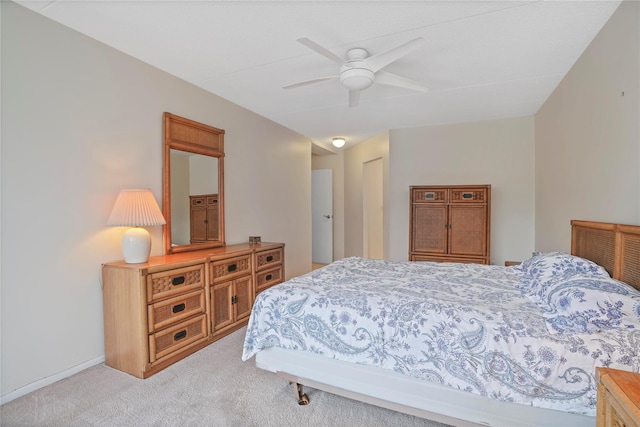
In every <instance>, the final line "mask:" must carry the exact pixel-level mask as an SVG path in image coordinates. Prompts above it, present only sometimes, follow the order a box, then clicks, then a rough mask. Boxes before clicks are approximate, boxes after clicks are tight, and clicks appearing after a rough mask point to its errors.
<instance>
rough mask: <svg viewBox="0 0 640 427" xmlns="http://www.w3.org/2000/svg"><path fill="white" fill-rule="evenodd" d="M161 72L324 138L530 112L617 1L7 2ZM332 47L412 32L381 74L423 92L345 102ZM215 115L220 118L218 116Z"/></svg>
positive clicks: (374, 91)
mask: <svg viewBox="0 0 640 427" xmlns="http://www.w3.org/2000/svg"><path fill="white" fill-rule="evenodd" d="M17 3H19V4H22V5H23V6H26V7H28V8H30V9H32V10H34V11H36V12H38V13H40V14H42V15H44V16H46V17H48V18H51V19H53V20H55V21H58V22H60V23H62V24H64V25H66V26H68V27H71V28H73V29H75V30H77V31H80V32H81V33H84V34H86V35H88V36H90V37H92V38H94V39H97V40H99V41H101V42H103V43H105V44H107V45H110V46H112V47H114V48H116V49H118V50H120V51H122V52H125V53H127V54H129V55H132V56H134V57H136V58H139V59H140V60H142V61H144V62H147V63H149V64H151V65H153V66H155V67H157V68H159V69H162V70H164V71H166V72H168V73H171V74H173V75H175V76H178V77H180V78H182V79H184V80H186V81H189V82H191V83H193V84H195V85H197V86H199V87H201V88H203V89H205V90H208V91H210V92H212V93H214V94H216V95H218V96H221V97H223V98H225V99H228V100H229V101H231V102H233V103H236V104H238V105H241V106H243V107H245V108H247V109H249V110H251V111H254V112H256V113H257V114H260V115H262V116H264V117H267V118H269V119H271V120H273V121H275V122H277V123H280V124H282V125H284V126H286V127H288V128H290V129H293V130H295V131H297V132H299V133H301V134H303V135H306V136H308V137H310V138H312V139H313V140H314V141H316V142H317V143H319V144H320V145H325V146H326V145H327V144H328V143H329V142H330V141H331V138H332V137H334V136H344V137H346V139H347V141H348V142H347V145H346V147H349V146H351V145H353V144H355V143H358V142H361V141H362V140H364V139H366V138H369V137H371V136H374V135H377V134H379V133H381V132H384V131H386V130H388V129H398V128H406V127H416V126H424V125H432V124H442V123H455V122H465V121H477V120H489V119H496V118H505V117H517V116H523V115H532V114H534V113H535V112H536V111H537V110H538V108H539V107H540V106H541V105H542V104H543V103H544V101H545V100H546V98H547V97H548V96H549V94H550V93H551V92H552V91H553V89H554V88H555V87H556V85H557V84H558V83H559V82H560V80H561V79H562V77H563V76H564V75H565V74H566V73H567V72H568V71H569V69H570V68H571V66H572V65H573V64H574V63H575V61H576V60H577V59H578V57H579V56H580V55H581V54H582V52H583V51H584V49H585V48H586V47H587V46H588V44H589V43H590V42H591V40H592V39H593V38H594V37H595V35H596V34H597V33H598V31H599V30H600V29H601V28H602V26H603V25H604V23H605V22H606V21H607V20H608V19H609V17H610V16H611V14H612V13H613V12H614V10H615V9H616V8H617V6H618V5H619V3H620V2H619V1H531V2H526V1H115V0H104V1H63V0H58V1H17ZM301 37H307V38H310V39H312V40H313V41H315V42H316V43H318V44H320V45H322V46H324V47H326V48H328V49H330V50H331V51H332V52H334V53H335V54H337V55H338V56H340V57H344V55H345V53H346V51H347V50H348V49H349V48H353V47H362V48H365V49H367V50H368V51H369V53H370V55H374V54H376V53H379V52H381V51H385V50H387V49H390V48H393V47H395V46H397V45H400V44H402V43H405V42H407V41H409V40H411V39H414V38H416V37H423V38H424V39H426V44H425V47H424V48H420V49H419V50H417V51H414V52H412V53H411V54H409V55H408V56H406V57H404V58H402V59H400V60H398V61H396V62H394V63H392V64H390V65H389V66H387V67H386V68H385V71H389V72H393V73H396V74H400V75H402V76H404V77H407V78H410V79H413V80H416V81H419V82H422V83H424V84H426V85H427V86H429V87H430V89H431V90H430V91H428V92H426V93H420V92H414V91H410V90H407V89H400V88H395V87H391V86H384V85H381V84H374V85H373V86H372V87H370V88H368V89H366V90H365V91H363V92H362V94H361V97H360V105H359V106H358V107H356V108H349V106H348V91H347V89H345V88H343V87H342V86H341V85H340V83H339V81H338V80H328V81H325V82H322V83H318V84H314V85H308V86H303V87H299V88H296V89H288V90H285V89H282V87H283V86H285V85H287V84H291V83H296V82H299V81H303V80H307V79H312V78H316V77H323V76H327V75H334V74H337V69H338V68H339V66H338V65H337V64H336V63H334V62H332V61H330V60H329V59H327V58H326V57H323V56H321V55H319V54H318V53H316V52H314V51H312V50H310V49H309V48H308V47H306V46H304V45H302V44H301V43H299V42H297V41H296V40H297V39H299V38H301ZM214 125H219V124H214Z"/></svg>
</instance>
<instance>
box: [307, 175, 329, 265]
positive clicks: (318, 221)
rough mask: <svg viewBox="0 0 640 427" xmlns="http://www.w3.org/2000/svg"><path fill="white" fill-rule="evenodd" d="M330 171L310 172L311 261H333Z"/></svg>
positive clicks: (320, 262)
mask: <svg viewBox="0 0 640 427" xmlns="http://www.w3.org/2000/svg"><path fill="white" fill-rule="evenodd" d="M331 172H332V171H331V169H316V170H313V171H311V199H312V201H311V224H312V237H311V239H312V248H311V250H312V253H311V257H312V261H313V262H314V263H318V264H329V263H331V262H332V261H333V188H332V185H333V183H332V181H333V180H332V175H331Z"/></svg>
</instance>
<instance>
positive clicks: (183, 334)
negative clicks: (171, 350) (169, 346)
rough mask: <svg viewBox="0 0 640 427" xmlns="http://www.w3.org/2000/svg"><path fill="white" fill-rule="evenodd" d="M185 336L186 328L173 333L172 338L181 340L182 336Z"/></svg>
mask: <svg viewBox="0 0 640 427" xmlns="http://www.w3.org/2000/svg"><path fill="white" fill-rule="evenodd" d="M186 336H187V331H186V330H184V331H180V332H178V333H177V334H175V335H174V336H173V340H174V341H179V340H181V339H182V338H184V337H186Z"/></svg>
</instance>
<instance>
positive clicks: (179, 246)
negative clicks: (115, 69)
mask: <svg viewBox="0 0 640 427" xmlns="http://www.w3.org/2000/svg"><path fill="white" fill-rule="evenodd" d="M163 121H164V129H163V134H164V150H163V157H164V166H163V173H162V211H163V214H164V218H165V220H166V221H167V223H166V225H165V226H164V248H165V253H166V254H172V253H178V252H188V251H195V250H199V249H206V248H213V247H218V246H224V245H225V240H224V130H222V129H218V128H215V127H213V126H208V125H205V124H202V123H198V122H194V121H193V120H189V119H185V118H184V117H179V116H176V115H175V114H171V113H164V115H163Z"/></svg>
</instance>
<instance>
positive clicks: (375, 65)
mask: <svg viewBox="0 0 640 427" xmlns="http://www.w3.org/2000/svg"><path fill="white" fill-rule="evenodd" d="M298 41H299V42H300V43H302V44H303V45H305V46H307V47H308V48H309V49H311V50H313V51H315V52H317V53H319V54H320V55H322V56H324V57H325V58H328V59H330V60H332V61H333V62H335V63H337V64H339V65H340V69H339V71H338V74H336V75H332V76H326V77H319V78H316V79H311V80H306V81H303V82H299V83H293V84H290V85H287V86H284V89H293V88H297V87H300V86H306V85H309V84H313V83H319V82H322V81H325V80H331V79H338V78H339V79H340V83H341V84H342V86H344V87H345V88H347V89H349V107H356V106H357V105H358V102H359V100H360V91H362V90H363V89H366V88H368V87H369V86H371V85H372V84H373V83H374V82H375V83H380V84H383V85H387V86H396V87H401V88H405V89H411V90H416V91H420V92H426V91H427V90H429V89H428V88H427V87H426V86H424V85H423V84H422V83H420V82H417V81H415V80H411V79H407V78H405V77H402V76H399V75H397V74H393V73H389V72H387V71H383V70H382V69H383V68H384V67H386V66H387V65H389V64H391V63H392V62H394V61H396V60H398V59H400V58H402V57H403V56H406V55H408V54H409V53H411V52H413V51H414V50H416V49H418V48H419V47H422V46H423V45H424V44H425V43H426V40H425V39H423V38H422V37H419V38H417V39H413V40H410V41H408V42H406V43H404V44H402V45H400V46H397V47H394V48H392V49H389V50H387V51H385V52H381V53H377V54H375V55H373V56H369V52H367V51H366V50H365V49H362V48H359V47H356V48H353V49H349V50H348V51H347V55H346V56H347V58H346V60H344V59H342V58H340V57H339V56H338V55H336V54H334V53H333V52H331V51H330V50H329V49H327V48H325V47H323V46H320V45H319V44H318V43H316V42H314V41H313V40H310V39H308V38H306V37H303V38H300V39H298Z"/></svg>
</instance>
